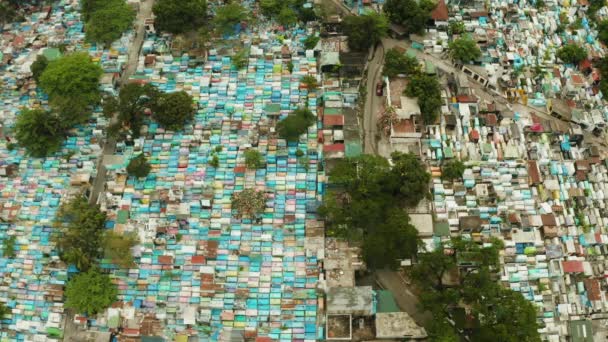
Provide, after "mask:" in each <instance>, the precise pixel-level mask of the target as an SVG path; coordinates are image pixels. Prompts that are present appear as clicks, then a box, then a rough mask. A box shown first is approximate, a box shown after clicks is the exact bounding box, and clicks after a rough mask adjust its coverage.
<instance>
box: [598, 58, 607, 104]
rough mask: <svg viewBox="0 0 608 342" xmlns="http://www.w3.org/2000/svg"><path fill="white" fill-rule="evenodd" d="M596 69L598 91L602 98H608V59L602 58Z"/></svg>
mask: <svg viewBox="0 0 608 342" xmlns="http://www.w3.org/2000/svg"><path fill="white" fill-rule="evenodd" d="M597 67H598V69H599V70H600V75H601V77H600V91H601V92H602V95H603V96H608V59H606V57H604V58H602V59H601V60H600V61H599V62H598V63H597Z"/></svg>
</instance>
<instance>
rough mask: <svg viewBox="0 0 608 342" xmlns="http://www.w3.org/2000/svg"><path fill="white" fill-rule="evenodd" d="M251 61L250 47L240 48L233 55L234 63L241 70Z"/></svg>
mask: <svg viewBox="0 0 608 342" xmlns="http://www.w3.org/2000/svg"><path fill="white" fill-rule="evenodd" d="M247 63H249V49H240V50H239V51H237V52H236V53H235V54H234V56H232V64H233V65H234V67H235V68H236V69H237V70H241V69H243V68H244V67H246V66H247Z"/></svg>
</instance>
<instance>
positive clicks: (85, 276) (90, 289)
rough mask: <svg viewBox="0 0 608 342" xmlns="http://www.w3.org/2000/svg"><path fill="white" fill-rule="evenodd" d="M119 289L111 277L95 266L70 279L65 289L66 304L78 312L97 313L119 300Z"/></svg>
mask: <svg viewBox="0 0 608 342" xmlns="http://www.w3.org/2000/svg"><path fill="white" fill-rule="evenodd" d="M117 296H118V289H117V288H116V285H115V284H114V283H112V280H111V279H110V277H108V276H107V275H105V274H102V273H99V271H98V270H97V269H95V268H93V269H90V270H89V271H87V272H85V273H79V274H77V275H76V276H74V278H72V279H70V281H69V282H68V284H67V286H66V289H65V297H66V300H65V306H66V307H68V308H72V309H75V310H76V311H77V312H78V313H86V314H88V315H95V314H97V313H100V312H102V311H103V310H105V309H107V308H108V307H110V306H111V305H112V303H114V302H115V301H116V300H117Z"/></svg>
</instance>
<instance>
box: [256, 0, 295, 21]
mask: <svg viewBox="0 0 608 342" xmlns="http://www.w3.org/2000/svg"><path fill="white" fill-rule="evenodd" d="M285 2H288V1H285ZM283 6H284V4H283V1H281V0H260V10H261V11H262V14H263V15H265V16H267V17H274V16H276V15H278V14H279V13H280V12H281V9H283Z"/></svg>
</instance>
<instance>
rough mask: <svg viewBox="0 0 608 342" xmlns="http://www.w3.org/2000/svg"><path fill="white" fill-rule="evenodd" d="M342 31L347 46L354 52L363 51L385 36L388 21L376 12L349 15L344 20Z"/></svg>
mask: <svg viewBox="0 0 608 342" xmlns="http://www.w3.org/2000/svg"><path fill="white" fill-rule="evenodd" d="M343 29H344V34H346V35H347V36H348V46H349V47H350V48H351V49H352V50H355V51H365V50H367V49H369V48H370V47H372V46H374V45H376V44H377V43H378V42H380V39H382V38H383V37H385V36H386V34H387V33H388V20H387V18H386V17H385V16H384V15H383V14H379V13H376V12H373V13H367V14H364V15H361V16H355V15H349V16H347V17H346V18H344V22H343Z"/></svg>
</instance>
